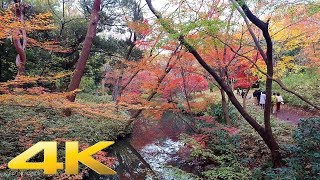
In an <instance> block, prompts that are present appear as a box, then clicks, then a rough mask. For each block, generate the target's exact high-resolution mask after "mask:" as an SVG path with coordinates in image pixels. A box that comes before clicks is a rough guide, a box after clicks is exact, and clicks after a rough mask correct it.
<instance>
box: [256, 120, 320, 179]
mask: <svg viewBox="0 0 320 180" xmlns="http://www.w3.org/2000/svg"><path fill="white" fill-rule="evenodd" d="M293 138H294V140H295V144H289V145H285V147H284V150H285V157H286V158H285V159H284V160H285V162H286V163H287V167H284V168H278V169H272V168H271V167H267V168H266V169H262V168H259V169H256V171H255V173H254V178H259V179H261V178H263V179H318V177H319V176H320V117H316V118H309V119H302V120H301V122H300V123H299V124H298V127H297V129H295V131H294V133H293Z"/></svg>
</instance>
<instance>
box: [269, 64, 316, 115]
mask: <svg viewBox="0 0 320 180" xmlns="http://www.w3.org/2000/svg"><path fill="white" fill-rule="evenodd" d="M282 81H283V83H284V84H285V85H286V86H287V87H288V88H289V89H291V90H294V91H296V92H298V93H299V94H301V95H302V96H303V97H305V98H306V99H308V100H310V101H311V102H313V103H314V104H315V105H319V104H320V84H319V82H320V73H319V68H315V69H306V70H302V71H300V72H299V73H290V74H288V75H287V76H285V77H284V78H283V79H282ZM273 91H275V92H280V93H281V94H282V96H283V99H284V101H285V103H287V104H289V105H293V106H298V107H303V108H306V109H313V108H312V107H311V106H310V105H308V104H307V103H305V102H304V101H302V100H301V99H299V98H298V97H296V96H295V95H293V94H291V93H288V92H286V91H284V90H282V89H281V88H280V86H279V85H278V84H276V83H275V84H274V86H273Z"/></svg>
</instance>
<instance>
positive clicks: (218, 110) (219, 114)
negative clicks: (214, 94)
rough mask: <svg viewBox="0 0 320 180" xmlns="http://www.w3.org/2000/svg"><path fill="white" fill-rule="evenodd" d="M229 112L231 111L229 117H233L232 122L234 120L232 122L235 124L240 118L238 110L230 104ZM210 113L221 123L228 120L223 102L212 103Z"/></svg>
mask: <svg viewBox="0 0 320 180" xmlns="http://www.w3.org/2000/svg"><path fill="white" fill-rule="evenodd" d="M228 112H229V117H230V119H231V122H232V124H234V122H235V121H236V120H237V119H238V113H237V110H236V109H235V107H234V106H233V105H229V106H228ZM208 113H209V115H211V116H213V117H215V119H217V120H218V122H219V123H224V124H226V120H225V118H224V112H223V109H222V104H221V103H219V104H212V105H211V106H210V107H209V110H208Z"/></svg>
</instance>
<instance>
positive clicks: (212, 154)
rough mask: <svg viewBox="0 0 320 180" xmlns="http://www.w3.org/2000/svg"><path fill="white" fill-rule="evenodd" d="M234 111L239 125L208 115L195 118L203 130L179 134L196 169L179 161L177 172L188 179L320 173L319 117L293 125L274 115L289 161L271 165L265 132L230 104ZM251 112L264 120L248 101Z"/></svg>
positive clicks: (277, 134) (218, 111) (218, 112)
mask: <svg viewBox="0 0 320 180" xmlns="http://www.w3.org/2000/svg"><path fill="white" fill-rule="evenodd" d="M230 110H231V111H230V112H231V114H230V117H231V118H232V119H233V122H235V124H234V126H235V127H236V128H237V129H233V128H229V129H228V128H221V126H220V127H219V126H217V124H216V123H213V122H214V121H213V119H214V118H211V120H208V119H210V118H205V119H207V120H205V121H204V120H202V121H198V122H197V125H198V128H202V129H203V131H202V133H201V134H196V135H185V134H184V135H182V136H181V140H182V141H183V142H185V144H186V146H185V147H184V149H182V150H181V151H182V153H183V155H184V156H186V159H185V161H186V163H188V164H192V165H193V167H194V168H193V170H190V169H184V167H183V166H181V167H180V169H177V170H176V173H177V174H184V176H185V177H190V179H304V178H308V179H316V178H317V177H318V176H319V173H320V168H319V167H320V155H319V147H320V134H319V132H320V129H319V128H320V124H319V123H320V118H311V119H306V120H302V121H301V123H300V124H299V125H298V127H295V126H294V125H291V124H288V123H286V122H283V121H280V120H279V119H277V118H275V117H272V119H271V125H272V128H273V132H274V136H275V137H276V139H277V141H278V142H279V145H280V146H281V151H282V152H281V153H282V155H283V158H284V162H285V166H284V167H283V168H279V169H273V168H272V162H271V159H270V155H269V154H270V152H269V149H268V148H267V146H266V145H265V143H264V142H263V140H262V139H261V137H260V136H259V135H258V134H257V133H256V132H255V131H254V130H253V129H252V128H251V127H250V125H249V124H248V123H247V122H245V120H243V119H242V118H241V117H240V116H239V115H238V114H237V113H235V112H233V109H232V107H230ZM248 111H249V112H250V113H251V114H252V115H253V116H254V117H255V118H256V119H257V121H258V122H259V123H260V124H262V123H263V112H262V110H261V109H260V108H259V107H257V106H255V105H251V104H249V105H248ZM208 114H210V115H212V116H216V117H219V115H221V114H222V108H221V106H219V105H213V106H212V107H211V108H209V110H208ZM208 117H209V116H208ZM202 119H203V118H202ZM217 120H218V119H217ZM220 123H224V121H223V120H222V121H220ZM301 162H303V163H301Z"/></svg>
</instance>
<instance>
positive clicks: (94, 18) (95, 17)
mask: <svg viewBox="0 0 320 180" xmlns="http://www.w3.org/2000/svg"><path fill="white" fill-rule="evenodd" d="M100 4H101V0H95V1H94V3H93V9H92V11H91V16H90V21H89V23H88V30H87V35H86V38H85V40H84V43H83V47H82V51H81V55H80V57H79V59H78V62H77V65H76V68H75V70H74V74H73V76H72V79H71V82H70V85H69V87H68V91H74V90H76V89H78V88H79V85H80V81H81V78H82V76H83V73H84V69H85V65H86V62H87V60H88V58H89V55H90V50H91V47H92V42H93V40H94V37H95V36H96V30H97V25H98V21H99V12H100ZM75 98H76V95H75V94H73V95H71V96H69V97H68V99H69V100H70V101H72V102H73V101H74V100H75Z"/></svg>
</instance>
